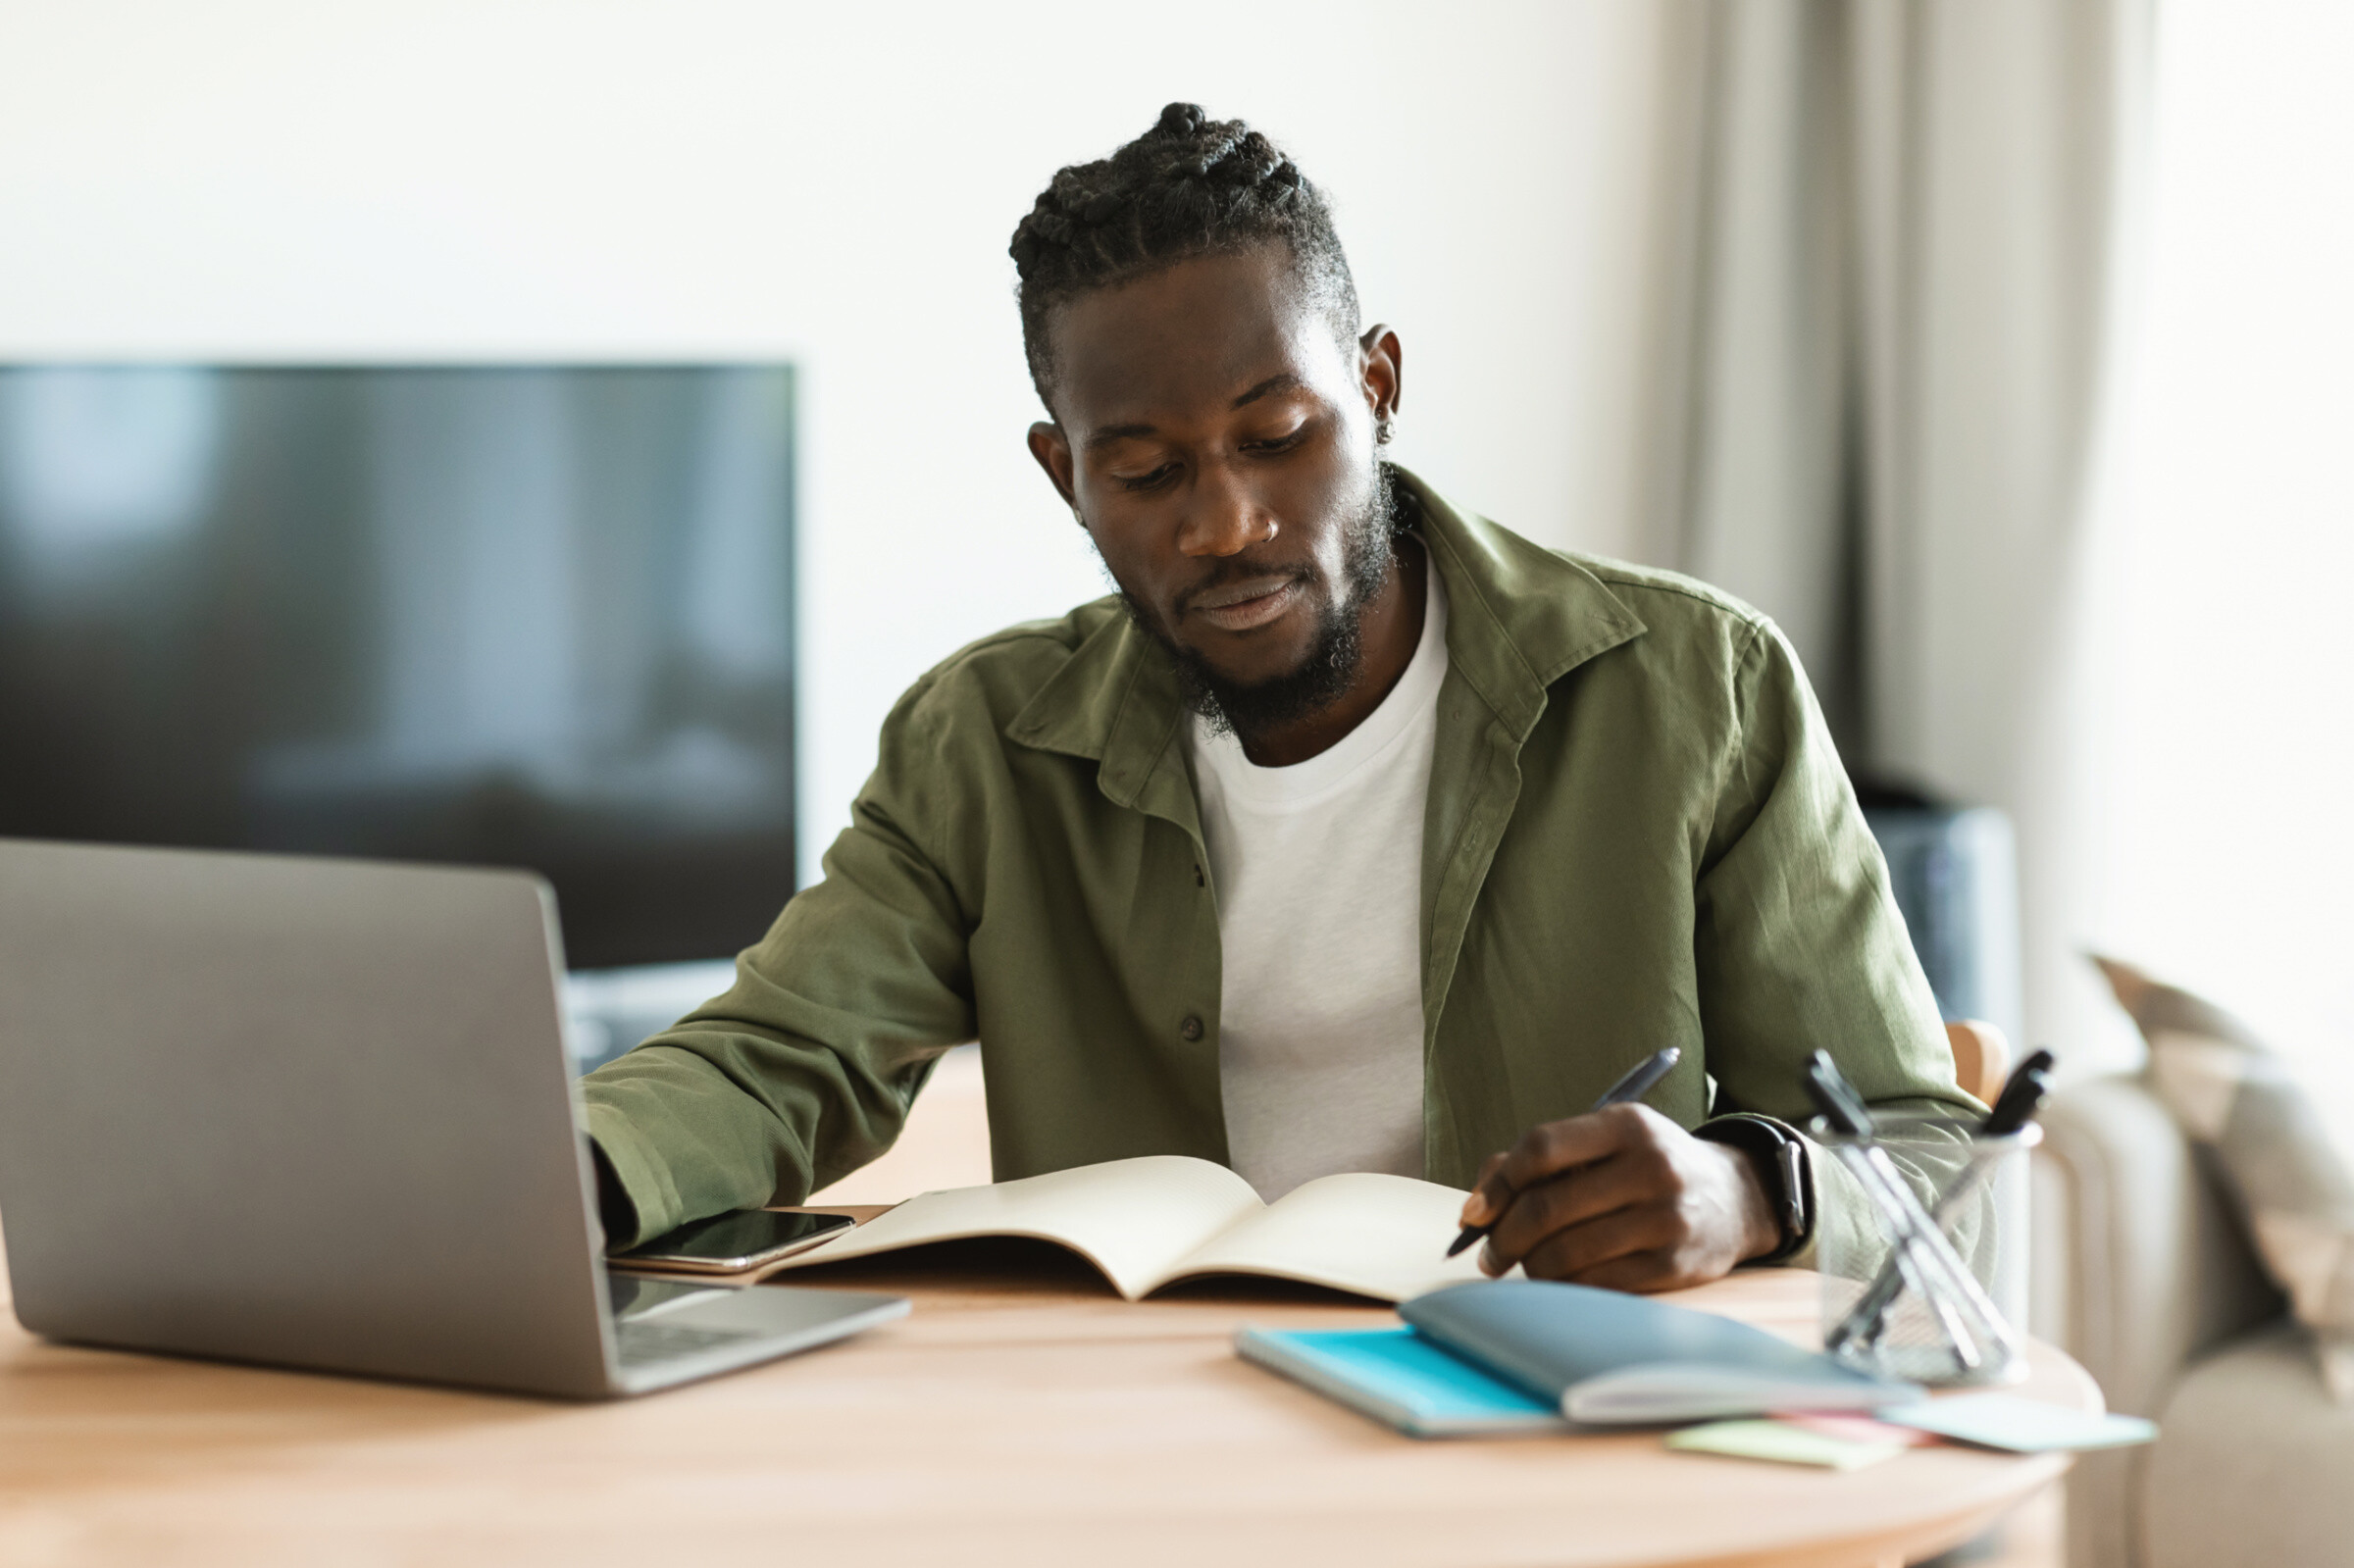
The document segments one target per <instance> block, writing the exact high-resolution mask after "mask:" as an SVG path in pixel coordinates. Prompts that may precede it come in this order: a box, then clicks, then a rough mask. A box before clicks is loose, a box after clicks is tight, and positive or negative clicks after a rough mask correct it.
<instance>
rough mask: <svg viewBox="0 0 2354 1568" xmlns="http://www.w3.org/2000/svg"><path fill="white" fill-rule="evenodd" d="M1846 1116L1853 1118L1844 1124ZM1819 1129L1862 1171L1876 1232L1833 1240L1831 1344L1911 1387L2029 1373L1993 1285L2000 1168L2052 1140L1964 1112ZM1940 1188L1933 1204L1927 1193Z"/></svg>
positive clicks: (1826, 1266) (1828, 1120) (1826, 1265)
mask: <svg viewBox="0 0 2354 1568" xmlns="http://www.w3.org/2000/svg"><path fill="white" fill-rule="evenodd" d="M1843 1124H1844V1125H1843ZM1809 1132H1810V1133H1811V1134H1812V1135H1813V1136H1814V1137H1815V1138H1817V1140H1818V1141H1819V1142H1820V1143H1821V1144H1822V1146H1823V1147H1825V1148H1826V1149H1828V1150H1829V1151H1830V1153H1831V1155H1832V1157H1833V1158H1835V1159H1837V1160H1838V1161H1839V1162H1840V1164H1841V1165H1843V1166H1845V1167H1846V1168H1847V1170H1848V1171H1849V1172H1850V1174H1852V1175H1853V1176H1854V1177H1855V1179H1856V1182H1857V1184H1858V1185H1859V1186H1861V1187H1862V1188H1863V1189H1864V1190H1865V1193H1866V1195H1867V1196H1868V1198H1869V1199H1870V1204H1871V1209H1872V1213H1873V1215H1874V1217H1875V1218H1876V1219H1877V1220H1878V1222H1879V1223H1878V1225H1877V1226H1876V1227H1875V1228H1874V1230H1876V1232H1877V1234H1876V1235H1869V1234H1868V1235H1865V1236H1857V1235H1855V1234H1854V1233H1853V1232H1844V1233H1843V1232H1841V1231H1839V1230H1838V1229H1837V1228H1833V1229H1832V1230H1831V1231H1830V1232H1828V1233H1826V1234H1825V1236H1824V1238H1823V1245H1822V1249H1821V1259H1820V1265H1819V1266H1820V1268H1821V1271H1822V1275H1823V1297H1822V1324H1823V1348H1824V1349H1825V1350H1828V1351H1829V1352H1830V1353H1831V1354H1833V1355H1835V1356H1837V1357H1839V1358H1840V1359H1842V1360H1844V1361H1848V1362H1850V1363H1852V1364H1854V1365H1856V1366H1858V1367H1860V1368H1863V1369H1866V1370H1868V1371H1870V1372H1872V1373H1875V1374H1877V1375H1880V1376H1883V1377H1890V1378H1896V1379H1901V1380H1903V1381H1906V1382H1911V1383H1921V1384H1929V1385H1934V1386H1940V1387H1952V1386H1955V1385H1960V1384H1999V1383H2008V1382H2012V1381H2015V1380H2016V1379H2018V1378H2020V1377H2021V1376H2023V1375H2024V1374H2025V1372H2026V1365H2025V1362H2024V1360H2023V1358H2022V1356H2021V1347H2020V1341H2019V1336H2018V1333H2017V1331H2016V1330H2014V1329H2013V1328H2012V1326H2011V1325H2010V1323H2009V1322H2008V1321H2007V1320H2006V1319H2005V1318H2004V1316H2003V1314H2002V1311H2001V1309H2000V1308H1998V1307H1997V1306H1996V1305H1995V1303H1994V1301H1993V1299H1992V1297H1991V1296H1990V1295H1989V1294H1988V1293H1987V1288H1988V1286H1989V1285H1991V1284H1992V1282H1993V1274H1994V1267H1995V1261H1996V1258H1997V1255H1998V1253H1999V1250H2000V1249H1999V1248H1998V1247H1997V1245H1996V1239H1995V1237H1994V1235H1993V1229H1994V1220H1993V1215H1994V1209H1995V1204H1994V1202H1993V1200H1992V1196H1991V1194H1992V1191H1993V1189H1994V1185H1995V1179H1996V1175H1997V1173H1998V1172H1999V1171H2000V1170H2001V1169H2002V1167H2003V1166H2004V1165H2005V1164H2006V1163H2007V1162H2010V1161H2013V1160H2015V1159H2017V1158H2019V1157H2021V1156H2023V1155H2024V1153H2025V1151H2026V1150H2027V1149H2029V1148H2031V1147H2033V1146H2034V1145H2035V1143H2036V1142H2037V1141H2038V1140H2039V1139H2040V1138H2041V1137H2042V1130H2041V1129H2040V1128H2038V1127H2037V1126H2036V1125H2035V1124H2034V1123H2033V1122H2026V1123H2024V1124H2023V1125H2021V1126H2018V1127H2016V1128H2014V1129H2012V1130H2010V1131H2008V1132H2001V1133H1995V1132H1989V1131H1988V1130H1987V1128H1986V1127H1985V1125H1984V1124H1983V1123H1980V1122H1977V1121H1972V1120H1969V1119H1965V1118H1962V1117H1955V1116H1942V1115H1913V1114H1895V1113H1886V1112H1883V1113H1880V1114H1877V1115H1872V1116H1869V1117H1868V1118H1867V1119H1866V1120H1865V1121H1864V1123H1863V1124H1862V1125H1861V1126H1860V1127H1859V1126H1857V1125H1855V1124H1854V1123H1853V1122H1852V1121H1850V1120H1849V1119H1848V1118H1834V1117H1832V1116H1823V1117H1818V1118H1817V1119H1816V1121H1815V1123H1814V1124H1813V1125H1812V1126H1811V1127H1810V1128H1809ZM1922 1189H1926V1190H1928V1191H1930V1192H1933V1193H1934V1194H1935V1195H1934V1197H1933V1199H1932V1200H1931V1201H1930V1202H1928V1203H1924V1202H1923V1201H1922V1199H1921V1195H1920V1194H1921V1190H1922Z"/></svg>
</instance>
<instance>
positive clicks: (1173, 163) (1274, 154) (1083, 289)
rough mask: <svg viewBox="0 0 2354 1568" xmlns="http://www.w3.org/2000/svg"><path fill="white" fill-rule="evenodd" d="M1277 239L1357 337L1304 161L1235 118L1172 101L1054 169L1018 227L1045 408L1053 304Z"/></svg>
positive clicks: (1031, 348)
mask: <svg viewBox="0 0 2354 1568" xmlns="http://www.w3.org/2000/svg"><path fill="white" fill-rule="evenodd" d="M1278 240H1280V241H1282V242H1283V243H1284V244H1286V245H1288V246H1289V247H1290V249H1291V256H1292V266H1293V269H1294V272H1295V275H1296V276H1297V278H1299V280H1300V281H1301V283H1302V284H1303V285H1304V286H1305V289H1306V291H1307V295H1308V298H1309V299H1310V300H1311V301H1312V302H1313V303H1314V304H1316V305H1317V306H1318V307H1320V308H1321V309H1323V310H1324V311H1325V313H1326V314H1327V315H1328V316H1329V317H1330V318H1331V319H1332V322H1333V327H1334V329H1335V330H1336V331H1338V332H1340V333H1342V334H1343V335H1344V340H1345V341H1351V342H1354V340H1355V338H1356V331H1357V319H1356V312H1357V306H1356V281H1355V279H1353V278H1351V277H1350V275H1349V258H1348V257H1347V256H1346V255H1345V254H1343V252H1342V250H1341V238H1340V235H1339V234H1338V233H1336V232H1334V230H1333V227H1332V210H1331V209H1330V208H1329V207H1327V206H1326V205H1325V204H1324V196H1323V193H1322V192H1321V191H1319V190H1317V189H1316V187H1315V186H1313V185H1311V184H1309V183H1308V181H1307V177H1306V176H1305V175H1303V174H1302V173H1301V172H1300V166H1299V165H1298V164H1295V163H1293V162H1292V160H1291V159H1290V158H1289V157H1288V156H1287V155H1286V154H1285V153H1284V152H1283V151H1282V150H1281V149H1280V148H1278V147H1277V146H1276V145H1275V144H1274V143H1273V142H1271V141H1269V140H1268V139H1267V138H1266V137H1265V136H1263V135H1261V134H1259V132H1257V131H1255V130H1254V129H1252V128H1251V127H1250V126H1247V125H1245V124H1244V123H1243V122H1242V121H1240V120H1212V119H1210V118H1209V117H1208V116H1207V115H1205V114H1203V112H1202V106H1201V105H1200V104H1190V103H1173V104H1170V105H1169V106H1168V107H1167V108H1165V109H1163V110H1162V111H1161V112H1160V120H1159V121H1158V123H1157V124H1155V125H1154V126H1152V128H1151V130H1148V131H1146V132H1145V133H1144V134H1143V135H1141V136H1139V137H1137V138H1136V139H1135V140H1134V141H1132V142H1130V143H1128V145H1126V146H1125V147H1122V148H1120V149H1119V150H1118V151H1117V152H1115V153H1113V154H1112V155H1111V156H1110V157H1109V158H1102V159H1099V160H1097V161H1096V162H1094V163H1092V164H1073V165H1071V166H1070V167H1069V168H1067V169H1062V170H1058V171H1057V172H1056V173H1055V176H1054V178H1053V181H1052V182H1051V183H1050V184H1049V185H1048V186H1047V188H1046V189H1045V190H1043V191H1041V192H1040V193H1039V197H1038V201H1037V203H1036V205H1034V206H1033V207H1032V208H1031V209H1030V215H1029V216H1028V217H1026V218H1024V219H1023V220H1022V221H1021V222H1020V223H1019V224H1017V225H1016V226H1014V230H1013V243H1012V244H1011V245H1010V246H1008V247H1007V249H1008V250H1009V251H1010V252H1011V253H1012V256H1013V264H1014V270H1015V272H1016V274H1017V275H1018V276H1019V277H1020V279H1021V283H1020V290H1019V298H1020V302H1021V311H1022V349H1023V352H1024V353H1025V354H1027V355H1028V356H1029V360H1030V379H1031V382H1032V383H1033V384H1034V385H1036V386H1037V388H1038V395H1039V397H1040V398H1041V399H1043V400H1046V401H1047V402H1048V403H1049V407H1051V402H1052V400H1051V399H1050V398H1048V396H1047V392H1048V387H1049V385H1050V384H1051V382H1052V380H1053V356H1052V350H1051V347H1050V345H1049V343H1048V341H1047V326H1048V318H1049V316H1050V315H1051V314H1052V312H1053V310H1054V308H1055V307H1056V306H1057V305H1060V304H1063V303H1064V302H1065V301H1068V300H1071V299H1074V298H1076V297H1077V296H1079V295H1081V294H1085V293H1089V292H1092V291H1094V290H1096V289H1099V288H1109V287H1112V286H1114V285H1116V284H1120V283H1125V282H1130V281H1133V280H1134V279H1136V278H1143V277H1147V276H1149V275H1151V274H1152V273H1156V272H1160V271H1162V270H1163V269H1165V268H1168V267H1171V266H1174V265H1175V264H1177V263H1178V262H1182V261H1190V260H1192V259H1193V258H1195V257H1197V256H1209V255H1230V254H1233V253H1236V252H1239V251H1246V250H1250V249H1253V248H1254V247H1256V246H1259V245H1263V244H1268V243H1272V242H1274V241H1278Z"/></svg>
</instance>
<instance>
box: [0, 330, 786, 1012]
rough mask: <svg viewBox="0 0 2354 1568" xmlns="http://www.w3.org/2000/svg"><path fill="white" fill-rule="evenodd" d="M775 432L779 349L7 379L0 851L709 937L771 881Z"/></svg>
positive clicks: (779, 510) (598, 948)
mask: <svg viewBox="0 0 2354 1568" xmlns="http://www.w3.org/2000/svg"><path fill="white" fill-rule="evenodd" d="M0 834H6V835H20V836H31V837H57V838H78V839H92V840H110V841H116V842H126V843H155V844H182V845H195V846H210V847H223V848H245V849H268V850H294V851H303V852H313V853H328V854H345V855H362V856H371V857H379V858H391V859H413V860H433V861H456V862H467V863H473V864H482V865H506V866H526V867H531V868H533V869H536V870H537V871H539V872H541V873H543V874H544V875H545V876H546V877H547V878H548V880H549V881H550V882H552V883H553V884H554V885H555V887H556V892H557V898H558V906H559V909H560V910H561V913H562V918H563V923H564V936H565V947H566V951H567V955H568V958H569V961H570V962H571V963H572V964H574V965H576V966H579V967H583V968H595V967H603V966H610V965H621V964H635V963H650V962H659V961H666V960H681V959H693V958H709V957H715V956H722V955H725V954H727V953H730V952H733V951H734V950H735V949H736V948H738V947H740V946H742V945H743V944H744V943H746V942H749V941H751V940H753V939H755V938H756V937H757V936H759V935H760V933H761V932H762V931H763V930H764V929H766V927H767V925H768V923H769V921H770V920H772V919H773V918H774V917H775V915H776V912H777V911H778V909H779V908H781V907H782V906H783V905H784V902H785V900H786V899H787V897H789V896H790V895H791V893H792V892H793V868H794V858H793V374H792V371H791V370H790V368H788V367H783V366H730V367H661V368H604V367H583V368H575V367H563V368H465V369H455V368H429V367H409V368H387V369H346V368H335V369H326V368H260V367H234V368H200V367H177V366H20V367H14V368H0Z"/></svg>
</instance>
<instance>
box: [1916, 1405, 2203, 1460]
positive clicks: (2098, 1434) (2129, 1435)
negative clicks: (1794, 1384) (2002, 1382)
mask: <svg viewBox="0 0 2354 1568" xmlns="http://www.w3.org/2000/svg"><path fill="white" fill-rule="evenodd" d="M1878 1415H1879V1418H1880V1419H1881V1420H1882V1421H1889V1422H1894V1423H1895V1424H1896V1425H1898V1426H1900V1427H1915V1428H1918V1429H1919V1430H1920V1431H1922V1432H1934V1433H1936V1434H1937V1435H1938V1436H1939V1437H1943V1438H1952V1439H1954V1440H1955V1441H1957V1442H1974V1443H1976V1444H1977V1445H1978V1446H1980V1447H1982V1448H2005V1449H2008V1450H2010V1451H2011V1452H2013V1453H2049V1452H2053V1451H2057V1450H2060V1449H2077V1448H2123V1447H2127V1446H2129V1445H2131V1444H2133V1443H2136V1442H2149V1441H2150V1440H2151V1439H2152V1438H2155V1437H2156V1436H2158V1427H2157V1424H2156V1423H2155V1422H2150V1421H2144V1420H2142V1419H2141V1418H2140V1417H2139V1416H2112V1415H2097V1416H2096V1415H2088V1414H2086V1413H2085V1412H2084V1411H2081V1410H2071V1409H2069V1408H2067V1407H2066V1406H2065V1405H2057V1404H2043V1403H2040V1402H2038V1401H2036V1400H2033V1399H2021V1398H2019V1397H2017V1396H2015V1395H2012V1394H2008V1393H1964V1394H1956V1395H1955V1396H1954V1397H1952V1398H1950V1399H1926V1400H1923V1401H1922V1402H1920V1403H1919V1404H1907V1405H1896V1406H1893V1407H1891V1408H1889V1409H1885V1410H1881V1411H1879V1412H1878Z"/></svg>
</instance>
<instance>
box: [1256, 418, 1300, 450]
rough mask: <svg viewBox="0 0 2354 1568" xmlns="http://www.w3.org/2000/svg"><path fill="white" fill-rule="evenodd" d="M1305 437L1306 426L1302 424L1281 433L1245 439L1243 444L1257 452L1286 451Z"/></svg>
mask: <svg viewBox="0 0 2354 1568" xmlns="http://www.w3.org/2000/svg"><path fill="white" fill-rule="evenodd" d="M1306 439H1307V427H1306V426H1305V425H1303V426H1301V427H1300V428H1299V429H1298V430H1292V431H1290V432H1288V433H1286V434H1283V435H1269V436H1264V437H1262V438H1260V439H1258V440H1255V441H1247V442H1245V443H1244V446H1245V448H1246V449H1247V450H1250V451H1253V452H1259V453H1268V452H1288V451H1290V450H1291V449H1292V448H1293V447H1295V446H1298V445H1299V444H1300V443H1301V442H1302V441H1305V440H1306Z"/></svg>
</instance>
